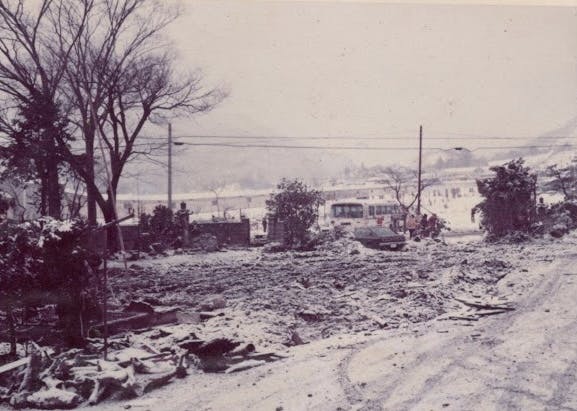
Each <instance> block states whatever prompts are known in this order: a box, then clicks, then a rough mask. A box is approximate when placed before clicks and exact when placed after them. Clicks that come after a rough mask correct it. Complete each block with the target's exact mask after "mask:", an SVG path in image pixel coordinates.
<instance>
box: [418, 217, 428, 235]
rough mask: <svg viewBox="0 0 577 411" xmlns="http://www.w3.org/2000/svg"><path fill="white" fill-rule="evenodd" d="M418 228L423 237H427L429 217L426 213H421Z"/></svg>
mask: <svg viewBox="0 0 577 411" xmlns="http://www.w3.org/2000/svg"><path fill="white" fill-rule="evenodd" d="M419 230H420V233H421V235H422V236H423V237H427V236H428V235H429V234H428V232H429V231H428V230H429V219H428V218H427V215H426V214H423V217H421V224H420V226H419Z"/></svg>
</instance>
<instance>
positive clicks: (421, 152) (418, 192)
mask: <svg viewBox="0 0 577 411" xmlns="http://www.w3.org/2000/svg"><path fill="white" fill-rule="evenodd" d="M422 157H423V126H420V127H419V177H418V180H417V215H419V214H421V161H422Z"/></svg>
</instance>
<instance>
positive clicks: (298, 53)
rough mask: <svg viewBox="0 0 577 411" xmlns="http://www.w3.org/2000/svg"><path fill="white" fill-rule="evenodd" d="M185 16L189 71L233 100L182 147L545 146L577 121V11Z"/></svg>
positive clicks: (184, 54) (197, 7)
mask: <svg viewBox="0 0 577 411" xmlns="http://www.w3.org/2000/svg"><path fill="white" fill-rule="evenodd" d="M183 3H184V5H185V14H184V15H183V16H182V17H181V19H180V20H179V21H177V23H175V24H174V25H173V26H172V30H171V36H173V37H174V39H175V47H176V49H177V50H178V51H179V53H180V58H181V61H182V62H183V64H186V65H189V66H190V67H191V68H192V67H201V68H202V69H203V70H204V72H205V74H206V78H207V80H208V81H210V82H212V83H213V84H216V83H223V84H226V85H227V86H228V88H229V89H230V92H231V94H230V97H229V98H228V99H227V100H226V101H225V102H224V103H223V104H222V105H221V106H220V107H219V108H217V109H216V110H214V111H213V112H211V113H210V114H209V115H207V116H203V117H197V119H196V120H195V121H188V120H187V121H180V122H178V123H177V125H176V128H175V134H197V133H200V134H203V133H206V134H243V135H263V134H264V135H291V136H377V137H380V136H385V137H386V136H392V135H398V136H404V135H410V136H414V135H415V133H416V130H417V129H418V125H419V124H423V126H424V128H425V132H426V135H442V136H444V135H445V134H444V133H448V132H450V133H467V134H479V135H489V136H494V135H497V136H507V135H514V136H536V135H540V134H542V133H546V132H548V131H550V130H553V129H557V128H559V127H563V126H564V125H565V124H566V123H568V122H569V121H571V120H572V119H574V118H575V117H576V116H577V8H570V7H550V6H549V7H536V6H529V7H527V6H523V7H522V6H473V5H465V6H455V5H423V4H420V5H405V4H384V3H378V2H370V3H362V2H327V1H324V2H309V1H307V2H283V1H238V0H237V1H220V0H208V1H202V0H194V1H184V2H183ZM339 144H341V143H339Z"/></svg>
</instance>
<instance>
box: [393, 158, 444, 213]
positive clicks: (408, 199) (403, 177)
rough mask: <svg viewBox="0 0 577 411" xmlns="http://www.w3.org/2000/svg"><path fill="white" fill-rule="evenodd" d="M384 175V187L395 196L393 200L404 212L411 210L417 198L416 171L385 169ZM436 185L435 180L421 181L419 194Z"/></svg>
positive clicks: (394, 168)
mask: <svg viewBox="0 0 577 411" xmlns="http://www.w3.org/2000/svg"><path fill="white" fill-rule="evenodd" d="M384 173H385V176H386V177H385V179H384V180H383V184H384V185H385V187H386V188H387V189H388V190H391V191H392V192H393V193H394V194H395V199H396V200H397V202H398V203H399V205H400V206H401V207H402V208H403V209H404V210H408V209H409V208H411V207H412V206H413V205H414V204H415V202H416V201H417V198H418V197H419V193H418V188H417V178H418V173H417V171H415V170H411V169H409V168H405V167H387V168H386V169H385V170H384ZM437 183H438V179H436V178H429V179H423V180H422V181H421V192H423V190H425V189H426V188H427V187H430V186H432V185H435V184H437Z"/></svg>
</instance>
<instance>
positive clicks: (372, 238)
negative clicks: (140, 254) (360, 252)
mask: <svg viewBox="0 0 577 411" xmlns="http://www.w3.org/2000/svg"><path fill="white" fill-rule="evenodd" d="M354 238H355V240H357V241H359V242H360V243H361V244H362V245H364V246H365V247H368V248H376V249H379V250H402V249H403V247H404V246H405V244H406V243H407V239H406V238H405V236H404V235H402V234H398V233H395V232H394V231H393V230H391V229H390V228H386V227H378V226H377V227H375V226H371V227H357V228H355V230H354Z"/></svg>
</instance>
